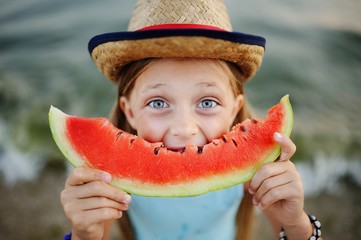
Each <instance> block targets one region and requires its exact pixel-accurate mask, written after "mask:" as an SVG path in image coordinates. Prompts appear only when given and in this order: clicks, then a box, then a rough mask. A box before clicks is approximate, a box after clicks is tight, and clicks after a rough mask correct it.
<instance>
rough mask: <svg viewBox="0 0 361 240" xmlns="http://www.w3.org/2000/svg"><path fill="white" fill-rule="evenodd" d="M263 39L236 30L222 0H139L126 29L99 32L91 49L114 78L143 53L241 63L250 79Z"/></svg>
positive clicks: (105, 73)
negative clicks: (233, 28) (104, 32)
mask: <svg viewBox="0 0 361 240" xmlns="http://www.w3.org/2000/svg"><path fill="white" fill-rule="evenodd" d="M265 43H266V41H265V39H264V38H262V37H259V36H254V35H249V34H244V33H240V32H232V26H231V24H230V20H229V17H228V13H227V9H226V6H225V4H224V2H223V1H222V0H182V1H179V0H138V1H137V4H136V6H135V9H134V12H133V15H132V18H131V20H130V23H129V27H128V31H126V32H113V33H106V34H101V35H97V36H95V37H93V38H92V39H91V40H90V41H89V45H88V49H89V52H90V54H91V57H92V59H93V61H94V62H95V64H96V65H97V67H98V68H99V70H100V71H101V72H102V73H103V74H104V75H105V76H106V77H107V78H108V79H110V80H112V81H116V80H117V77H118V74H119V72H120V70H121V68H122V67H123V66H124V65H125V64H127V63H130V62H132V61H136V60H140V59H145V58H170V57H171V58H174V57H181V58H188V57H189V58H213V59H222V60H226V61H230V62H234V63H235V64H237V65H238V66H239V67H240V69H241V71H242V73H243V75H244V77H245V78H246V79H249V78H251V77H252V76H253V75H254V74H255V72H256V71H257V69H258V68H259V67H260V65H261V62H262V58H263V55H264V47H265Z"/></svg>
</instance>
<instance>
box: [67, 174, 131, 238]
mask: <svg viewBox="0 0 361 240" xmlns="http://www.w3.org/2000/svg"><path fill="white" fill-rule="evenodd" d="M110 181H111V175H110V174H108V173H105V172H102V171H99V170H94V169H90V168H81V167H79V168H75V169H74V170H73V172H72V173H71V175H70V176H69V177H68V179H67V181H66V183H65V189H64V190H63V192H62V193H61V203H62V205H63V208H64V211H65V214H66V216H67V217H68V218H69V220H70V222H71V224H72V228H73V229H72V232H73V237H74V239H78V238H79V239H82V240H86V239H94V240H100V239H102V237H103V235H104V222H105V221H107V220H112V219H118V218H120V217H121V216H122V211H125V210H127V209H128V206H129V203H130V200H131V198H130V195H128V194H126V193H124V192H123V191H121V190H119V189H117V188H115V187H112V186H110V185H109V184H108V183H109V182H110Z"/></svg>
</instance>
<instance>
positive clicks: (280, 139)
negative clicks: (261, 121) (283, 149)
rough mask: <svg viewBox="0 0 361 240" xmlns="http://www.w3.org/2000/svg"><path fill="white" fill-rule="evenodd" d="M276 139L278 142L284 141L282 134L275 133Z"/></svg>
mask: <svg viewBox="0 0 361 240" xmlns="http://www.w3.org/2000/svg"><path fill="white" fill-rule="evenodd" d="M274 138H275V140H276V141H282V139H283V137H282V134H281V133H279V132H275V134H274Z"/></svg>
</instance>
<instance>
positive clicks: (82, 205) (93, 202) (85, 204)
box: [74, 197, 129, 211]
mask: <svg viewBox="0 0 361 240" xmlns="http://www.w3.org/2000/svg"><path fill="white" fill-rule="evenodd" d="M74 205H77V206H75V208H79V209H81V210H84V211H89V210H94V209H98V208H114V209H116V210H118V211H125V210H128V207H129V204H128V203H120V202H117V201H113V200H111V199H109V198H106V197H93V198H86V199H81V200H77V201H76V202H75V204H74Z"/></svg>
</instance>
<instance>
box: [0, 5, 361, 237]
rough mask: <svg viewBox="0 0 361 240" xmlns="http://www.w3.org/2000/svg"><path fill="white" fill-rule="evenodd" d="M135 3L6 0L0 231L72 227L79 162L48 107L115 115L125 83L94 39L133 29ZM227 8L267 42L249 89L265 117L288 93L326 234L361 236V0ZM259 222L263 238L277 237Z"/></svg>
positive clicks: (1, 17)
mask: <svg viewBox="0 0 361 240" xmlns="http://www.w3.org/2000/svg"><path fill="white" fill-rule="evenodd" d="M134 2H135V1H120V0H105V1H95V0H77V1H70V0H53V1H46V0H26V1H25V0H2V1H1V8H0V196H1V197H0V199H1V200H0V239H37V240H41V239H62V236H63V234H64V233H67V232H68V231H69V230H70V226H69V223H68V222H67V220H66V217H65V216H64V213H63V210H62V208H61V205H60V201H59V194H60V192H61V190H62V189H63V186H64V182H65V179H66V175H67V173H68V170H69V165H68V164H66V163H65V161H64V158H63V156H62V155H61V153H60V152H59V151H58V149H57V148H56V146H55V144H54V142H53V140H52V137H51V134H50V130H49V126H48V119H47V114H48V110H49V106H50V105H54V106H56V107H58V108H60V109H62V110H63V111H65V112H67V113H69V114H74V115H81V116H87V117H92V116H105V117H106V116H108V113H109V111H110V108H111V106H112V103H113V101H114V99H115V87H114V86H113V85H112V83H110V81H107V80H105V78H104V77H103V76H102V75H101V74H100V73H99V72H98V70H97V69H96V67H95V65H93V63H92V62H91V60H90V57H89V54H88V52H87V43H88V40H89V39H90V38H91V37H92V36H94V35H96V34H100V33H105V32H113V31H124V30H126V28H127V24H128V20H129V18H130V15H131V12H132V9H133V6H134ZM226 4H227V6H228V8H229V13H230V16H231V19H232V23H233V27H234V30H236V31H241V32H242V31H243V32H246V33H252V34H256V35H261V36H264V37H265V38H266V39H267V47H266V55H265V58H264V62H263V65H262V67H261V69H260V71H259V72H258V73H257V75H256V77H255V78H254V79H253V80H251V81H250V82H249V84H248V86H247V90H248V97H249V99H250V101H251V104H252V105H253V108H254V109H255V111H256V112H257V113H258V115H259V116H260V117H262V116H264V115H265V114H266V110H267V109H268V108H269V107H271V106H272V105H273V104H275V103H276V102H278V101H279V99H280V98H281V97H282V96H283V95H285V94H290V98H291V101H292V104H293V107H294V113H295V124H294V125H295V126H294V131H293V134H292V139H293V140H294V142H295V143H296V145H297V153H296V155H295V156H294V159H293V160H294V161H295V162H296V165H297V167H298V169H299V171H300V173H301V175H302V178H303V181H304V187H305V194H306V203H305V208H306V210H307V211H308V212H310V213H313V214H315V215H316V216H318V218H319V219H320V220H321V222H322V223H323V225H322V229H323V234H324V236H325V239H344V240H346V239H361V228H360V226H361V205H360V201H361V174H360V172H361V138H360V137H361V14H360V11H361V2H360V1H359V0H347V1H340V0H338V1H337V0H303V1H296V0H289V1H280V0H271V1H261V0H252V1H237V0H226ZM258 215H259V214H257V216H258ZM258 219H259V221H257V225H256V229H255V232H256V234H257V235H256V237H255V239H272V237H271V235H269V232H270V227H269V226H268V224H267V223H265V221H264V219H263V217H261V216H258Z"/></svg>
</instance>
